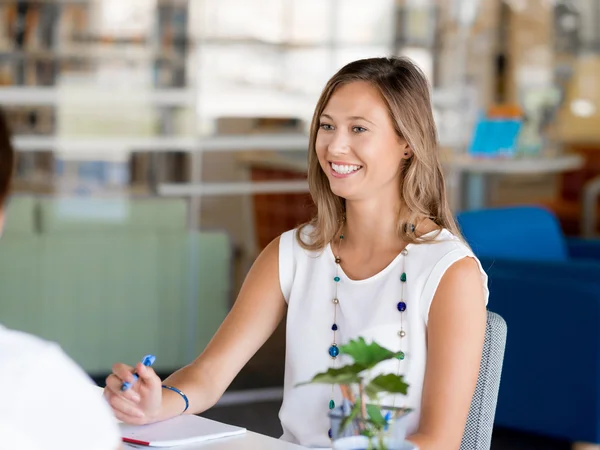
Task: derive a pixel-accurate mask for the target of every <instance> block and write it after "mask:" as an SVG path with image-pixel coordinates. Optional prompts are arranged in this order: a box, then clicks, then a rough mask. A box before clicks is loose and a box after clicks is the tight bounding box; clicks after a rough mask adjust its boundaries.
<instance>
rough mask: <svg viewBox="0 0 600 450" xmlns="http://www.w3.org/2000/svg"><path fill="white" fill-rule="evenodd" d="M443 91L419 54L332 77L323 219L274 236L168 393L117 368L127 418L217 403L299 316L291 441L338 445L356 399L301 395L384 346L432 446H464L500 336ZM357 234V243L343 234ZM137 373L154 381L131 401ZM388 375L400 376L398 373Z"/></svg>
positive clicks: (422, 436)
mask: <svg viewBox="0 0 600 450" xmlns="http://www.w3.org/2000/svg"><path fill="white" fill-rule="evenodd" d="M436 139H437V138H436V129H435V124H434V121H433V116H432V111H431V106H430V98H429V90H428V85H427V82H426V79H425V77H424V75H423V74H422V72H421V71H420V70H419V69H418V68H417V67H416V66H415V65H413V64H412V63H411V62H410V61H409V60H407V59H403V58H373V59H365V60H360V61H355V62H352V63H350V64H348V65H347V66H345V67H343V68H342V69H341V70H340V71H339V72H338V73H337V74H335V75H334V76H333V78H332V79H331V80H330V81H329V82H328V83H327V85H326V87H325V89H324V91H323V93H322V94H321V98H320V99H319V102H318V104H317V107H316V111H315V114H314V117H313V121H312V125H311V132H310V144H309V145H310V147H309V168H308V180H309V187H310V192H311V195H312V197H313V200H314V202H315V204H316V206H317V214H316V217H315V218H314V219H313V220H312V221H311V223H309V224H306V225H304V226H302V227H300V228H299V229H297V230H291V231H288V232H286V233H284V234H283V235H282V236H280V237H279V238H277V239H275V240H274V241H273V242H271V243H270V244H269V245H268V246H267V248H266V249H265V250H264V251H263V252H262V254H261V255H260V256H259V257H258V258H257V260H256V262H255V263H254V266H253V267H252V269H251V270H250V272H249V273H248V276H247V278H246V280H245V282H244V285H243V287H242V289H241V291H240V294H239V297H238V299H237V301H236V303H235V306H234V307H233V308H232V310H231V312H230V313H229V315H228V317H227V318H226V319H225V321H224V323H223V324H222V326H221V327H220V329H219V330H218V332H217V333H216V335H215V336H214V338H213V339H212V341H211V342H210V344H209V345H208V346H207V348H206V349H205V350H204V352H203V353H202V354H201V355H200V356H199V357H198V358H197V359H196V360H195V361H194V362H193V363H191V364H190V365H188V366H187V367H184V368H183V369H181V370H179V371H177V372H175V373H174V374H173V375H171V376H170V377H169V378H167V379H166V380H165V385H168V386H171V387H174V388H175V389H161V381H160V379H158V377H157V376H156V375H155V374H154V373H153V372H152V370H151V369H149V368H146V367H143V366H141V365H140V364H138V365H137V367H136V368H132V367H128V366H125V365H123V364H117V365H115V366H114V368H113V372H114V373H113V374H112V375H110V376H109V377H108V378H107V389H106V390H105V392H106V396H107V397H108V399H109V401H110V403H111V405H112V407H113V409H114V411H115V413H116V415H117V417H118V418H120V419H121V420H123V421H125V422H130V423H137V424H140V423H148V422H153V421H157V420H163V419H167V418H169V417H173V416H176V415H178V414H181V413H182V410H183V409H184V408H185V401H186V400H187V401H188V402H189V407H188V409H187V410H186V411H185V412H186V413H199V412H201V411H204V410H206V409H207V408H210V407H211V406H212V405H214V404H215V402H216V401H217V400H218V399H219V397H220V396H221V395H222V394H223V392H224V391H225V389H226V388H227V386H228V385H229V384H230V383H231V381H232V380H233V378H234V377H235V376H236V374H237V373H238V372H239V371H240V369H241V368H242V367H243V366H244V364H245V363H246V362H247V361H248V360H249V358H250V357H251V356H252V355H253V354H254V353H255V352H256V351H257V350H258V349H259V347H260V346H261V345H262V344H263V343H264V342H265V340H266V339H267V338H268V337H269V336H270V335H271V333H272V332H273V331H274V330H275V328H276V327H277V325H278V323H279V322H280V320H281V319H282V318H283V317H284V314H285V313H286V310H287V338H286V373H285V386H284V399H283V405H282V408H281V411H280V419H281V423H282V426H283V430H284V434H283V437H282V438H283V439H285V440H289V441H292V442H296V443H299V444H301V445H305V446H330V445H331V444H330V441H329V437H328V429H329V423H328V419H327V413H328V404H329V401H330V400H331V399H333V400H334V401H335V402H336V403H337V402H339V400H340V392H339V391H338V390H337V389H334V390H333V392H332V389H331V388H330V387H328V386H324V385H309V386H304V387H295V386H296V385H297V384H298V383H300V382H304V381H307V380H309V379H310V378H311V377H312V376H313V375H314V374H315V373H317V372H320V371H323V370H326V369H327V368H328V367H331V366H332V365H334V364H335V363H336V358H332V356H333V357H335V355H336V354H337V350H336V348H337V346H338V345H339V343H340V342H341V343H343V342H345V341H347V340H348V339H350V338H352V337H357V336H363V337H365V338H366V339H374V340H376V341H377V342H378V343H379V344H381V345H383V346H385V347H388V348H390V349H392V350H395V351H397V350H402V351H403V352H404V353H405V359H404V360H402V361H400V362H399V363H394V364H395V365H394V367H393V368H392V370H398V371H399V373H400V374H403V375H404V376H405V379H406V380H407V382H408V383H409V385H410V388H409V392H408V395H407V396H398V397H397V398H389V399H386V403H387V404H395V405H396V406H401V405H402V406H408V407H411V408H413V409H414V413H413V414H412V416H411V417H412V418H411V423H410V426H409V439H410V440H411V441H412V442H414V443H415V444H417V445H418V446H419V448H420V449H421V450H428V449H439V448H444V449H453V448H459V446H460V441H461V438H462V434H463V430H464V426H465V423H466V419H467V416H468V411H469V406H470V403H471V398H472V395H473V392H474V389H475V384H476V381H477V375H478V370H479V362H480V359H481V352H482V347H483V340H484V331H485V320H486V311H485V305H486V304H487V297H488V291H487V277H486V275H485V273H484V272H483V270H482V268H481V266H480V265H479V262H478V261H477V260H476V259H475V258H474V256H473V254H472V252H471V250H470V249H469V247H468V246H467V245H466V244H465V243H464V242H463V241H462V239H461V237H460V234H459V231H458V230H457V227H456V224H455V222H454V219H453V217H452V215H451V213H450V211H449V207H448V203H447V199H446V191H445V186H444V180H443V176H442V171H441V168H440V163H439V160H438V153H437V151H438V148H437V140H436ZM342 236H343V237H342ZM134 370H136V371H137V372H138V373H139V374H140V376H141V379H142V383H139V384H137V386H136V388H135V389H133V390H130V391H126V392H125V393H121V392H120V390H119V388H120V386H121V383H122V382H123V381H129V380H131V377H132V375H131V374H132V372H133V371H134ZM386 370H390V367H388V368H387V369H386Z"/></svg>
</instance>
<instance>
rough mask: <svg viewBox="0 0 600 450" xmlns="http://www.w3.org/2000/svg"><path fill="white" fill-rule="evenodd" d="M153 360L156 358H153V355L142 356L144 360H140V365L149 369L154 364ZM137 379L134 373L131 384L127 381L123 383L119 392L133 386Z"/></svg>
mask: <svg viewBox="0 0 600 450" xmlns="http://www.w3.org/2000/svg"><path fill="white" fill-rule="evenodd" d="M155 360H156V356H154V355H146V356H144V359H142V364H143V365H145V366H146V367H150V366H151V365H152V364H154V361H155ZM138 378H139V377H138V374H137V373H134V374H133V381H132V382H131V383H130V382H129V381H125V382H124V383H123V384H122V385H121V391H126V390H127V389H129V388H130V387H131V386H133V385H134V384H135V382H136V381H137V380H138Z"/></svg>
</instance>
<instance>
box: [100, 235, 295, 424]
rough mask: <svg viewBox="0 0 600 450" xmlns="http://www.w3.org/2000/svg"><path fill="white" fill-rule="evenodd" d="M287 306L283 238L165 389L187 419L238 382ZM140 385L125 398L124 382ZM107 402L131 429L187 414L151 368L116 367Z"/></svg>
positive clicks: (256, 265)
mask: <svg viewBox="0 0 600 450" xmlns="http://www.w3.org/2000/svg"><path fill="white" fill-rule="evenodd" d="M286 306H287V305H286V302H285V299H284V297H283V293H282V292H281V287H280V284H279V238H277V239H275V240H274V241H273V242H271V243H270V244H269V245H268V246H267V247H266V248H265V249H264V250H263V252H262V253H261V254H260V255H259V257H258V258H257V259H256V261H255V262H254V264H253V266H252V268H251V269H250V272H249V273H248V275H247V277H246V279H245V281H244V284H243V286H242V289H241V290H240V293H239V295H238V297H237V300H236V302H235V304H234V306H233V308H232V309H231V311H230V312H229V314H228V315H227V317H226V319H225V320H224V321H223V323H222V324H221V326H220V327H219V330H218V331H217V332H216V334H215V335H214V336H213V338H212V340H211V341H210V343H209V344H208V346H207V347H206V349H204V351H203V352H202V354H201V355H200V356H198V358H196V360H194V361H193V362H192V363H190V364H188V365H187V366H185V367H183V368H182V369H179V370H178V371H177V372H175V373H173V374H172V375H171V376H169V377H168V378H167V379H165V380H164V381H163V382H162V383H163V384H166V385H170V386H174V387H176V388H177V389H179V390H181V391H182V392H183V393H184V394H185V395H186V396H187V398H188V400H189V408H188V410H187V411H186V413H187V414H197V413H200V412H203V411H205V410H207V409H208V408H210V407H211V406H213V405H214V404H215V403H216V402H217V400H219V398H220V397H221V396H222V395H223V393H224V392H225V390H226V389H227V387H228V386H229V384H230V383H231V382H232V381H233V379H234V377H235V376H236V375H237V374H238V372H239V371H240V370H241V369H242V367H243V366H244V365H245V364H246V363H247V362H248V360H249V359H250V358H251V357H252V356H253V355H254V354H255V353H256V351H257V350H258V349H259V348H260V347H261V346H262V345H263V344H264V343H265V341H266V340H267V339H268V338H269V336H271V334H272V333H273V331H274V330H275V328H277V325H278V324H279V323H280V322H281V319H282V318H283V316H284V314H285V310H286ZM134 371H135V372H137V374H138V375H139V378H140V381H139V382H138V383H136V384H135V385H134V387H133V388H132V389H129V390H127V391H124V392H121V390H120V387H121V384H122V383H123V381H132V380H133V378H132V373H133V372H134ZM106 386H107V389H105V396H106V397H107V398H108V400H109V402H110V404H111V406H112V408H113V410H114V412H115V415H116V416H117V418H119V419H120V420H122V421H124V422H126V423H132V424H144V423H151V422H157V421H161V420H166V419H169V418H171V417H175V416H177V415H179V414H181V412H182V411H183V409H184V406H185V403H184V401H183V399H182V397H181V396H180V395H179V394H178V393H176V392H173V391H171V390H167V389H161V380H160V378H158V376H157V375H156V374H155V373H154V371H153V370H152V368H150V367H145V366H143V365H142V364H141V363H138V364H137V365H136V367H135V368H133V367H129V366H126V365H124V364H115V366H114V367H113V375H111V376H109V377H108V378H107V382H106Z"/></svg>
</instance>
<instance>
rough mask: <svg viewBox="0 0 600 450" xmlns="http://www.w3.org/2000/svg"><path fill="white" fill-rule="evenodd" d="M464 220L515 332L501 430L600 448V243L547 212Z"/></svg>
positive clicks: (500, 408) (507, 212)
mask: <svg viewBox="0 0 600 450" xmlns="http://www.w3.org/2000/svg"><path fill="white" fill-rule="evenodd" d="M457 219H458V223H459V226H460V228H461V230H462V232H463V234H464V236H465V238H466V240H467V242H468V243H469V244H470V245H471V247H472V248H473V251H474V252H475V254H476V255H477V256H478V257H479V259H480V260H481V263H482V265H483V268H484V269H485V270H486V272H487V273H488V275H489V288H490V307H491V309H493V310H494V311H495V312H497V313H498V314H499V315H500V316H502V317H503V318H504V319H505V320H506V322H507V324H508V328H509V330H510V332H509V333H508V336H507V343H506V353H505V357H504V367H503V370H502V380H501V384H500V392H499V395H498V405H497V411H496V417H495V425H496V426H501V427H506V428H512V429H517V430H522V431H527V432H533V433H537V434H543V435H547V436H553V437H557V438H561V439H566V440H569V441H571V442H578V441H584V442H590V443H596V444H600V241H594V240H584V239H578V238H566V237H565V236H564V235H563V233H562V231H561V229H560V226H559V224H558V221H557V219H556V217H555V216H554V215H553V214H552V213H551V212H549V211H547V210H545V209H543V208H540V207H527V206H520V207H511V208H497V209H487V210H479V211H468V212H464V213H461V214H459V215H458V217H457Z"/></svg>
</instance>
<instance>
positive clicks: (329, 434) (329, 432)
mask: <svg viewBox="0 0 600 450" xmlns="http://www.w3.org/2000/svg"><path fill="white" fill-rule="evenodd" d="M327 436H329V439H331V437H332V436H333V434H332V433H331V428H330V429H329V431H328V432H327Z"/></svg>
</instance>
